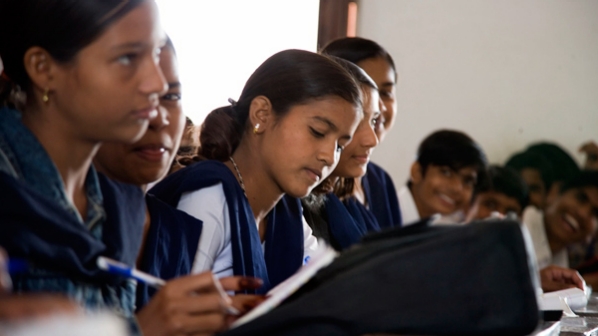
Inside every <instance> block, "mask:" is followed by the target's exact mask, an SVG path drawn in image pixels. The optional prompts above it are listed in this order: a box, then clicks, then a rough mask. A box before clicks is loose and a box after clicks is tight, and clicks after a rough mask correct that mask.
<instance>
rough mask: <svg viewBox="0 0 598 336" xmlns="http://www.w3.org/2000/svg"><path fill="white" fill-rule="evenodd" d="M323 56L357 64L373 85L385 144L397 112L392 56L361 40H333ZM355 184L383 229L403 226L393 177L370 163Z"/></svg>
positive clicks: (379, 132)
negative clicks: (380, 107) (378, 100)
mask: <svg viewBox="0 0 598 336" xmlns="http://www.w3.org/2000/svg"><path fill="white" fill-rule="evenodd" d="M321 52H322V53H324V54H327V55H332V56H336V57H339V58H341V59H344V60H347V61H349V62H352V63H354V64H356V65H357V66H359V67H360V68H362V69H363V70H364V71H365V72H366V73H367V75H368V76H370V77H371V79H372V80H373V81H374V83H375V84H376V86H377V89H378V94H379V96H380V101H381V102H382V105H383V108H382V109H381V117H380V119H379V120H378V121H377V126H376V128H375V132H376V135H377V137H378V142H382V141H383V140H384V137H385V136H386V134H387V133H388V132H389V131H390V130H391V129H392V127H393V125H394V122H395V120H396V119H395V117H396V112H397V103H396V82H397V71H396V68H395V64H394V61H393V59H392V57H391V56H390V54H389V53H388V52H387V51H386V50H385V49H384V48H382V46H380V45H379V44H378V43H376V42H374V41H371V40H368V39H364V38H360V37H347V38H341V39H338V40H334V41H332V42H330V43H329V44H328V45H327V46H326V47H324V48H323V49H322V51H321ZM356 182H357V183H359V184H360V185H359V186H358V187H361V189H362V190H363V193H364V198H365V200H367V203H368V206H369V209H368V210H369V211H370V212H371V213H373V215H374V216H375V218H376V221H377V222H378V225H379V226H380V227H381V228H388V227H393V226H400V225H401V211H400V208H399V201H398V197H397V191H396V189H395V187H394V183H393V181H392V179H391V178H390V175H389V174H388V173H387V172H386V171H385V170H384V169H382V167H380V166H378V165H376V164H375V163H373V162H369V161H368V164H367V171H366V174H365V176H364V177H363V178H361V179H360V180H359V181H356Z"/></svg>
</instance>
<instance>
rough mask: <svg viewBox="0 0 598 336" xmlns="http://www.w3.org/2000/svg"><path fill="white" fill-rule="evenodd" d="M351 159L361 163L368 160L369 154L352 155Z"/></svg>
mask: <svg viewBox="0 0 598 336" xmlns="http://www.w3.org/2000/svg"><path fill="white" fill-rule="evenodd" d="M353 159H355V160H357V162H359V163H361V164H366V163H368V162H369V161H370V155H369V154H364V155H353Z"/></svg>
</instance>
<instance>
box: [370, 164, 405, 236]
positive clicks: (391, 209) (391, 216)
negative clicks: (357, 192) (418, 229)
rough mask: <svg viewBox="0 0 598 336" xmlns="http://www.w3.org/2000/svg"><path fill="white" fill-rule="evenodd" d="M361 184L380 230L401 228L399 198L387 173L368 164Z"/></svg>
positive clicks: (374, 165)
mask: <svg viewBox="0 0 598 336" xmlns="http://www.w3.org/2000/svg"><path fill="white" fill-rule="evenodd" d="M361 184H362V186H363V192H364V193H365V197H366V199H367V200H368V204H369V206H370V211H371V212H372V213H373V214H374V216H376V220H377V221H378V224H379V225H380V228H382V229H384V228H388V227H394V226H401V225H402V223H401V210H400V208H399V198H398V197H397V191H396V189H395V186H394V183H393V182H392V179H391V178H390V176H389V175H388V173H387V172H386V171H384V169H382V168H381V167H380V166H378V165H376V164H375V163H373V162H370V163H369V164H368V169H367V173H366V175H365V176H364V178H362V179H361Z"/></svg>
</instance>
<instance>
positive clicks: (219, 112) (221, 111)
mask: <svg viewBox="0 0 598 336" xmlns="http://www.w3.org/2000/svg"><path fill="white" fill-rule="evenodd" d="M242 125H243V124H241V123H240V122H239V121H238V117H237V116H236V111H235V106H233V105H229V106H223V107H219V108H217V109H215V110H214V111H212V112H210V114H208V116H207V117H206V119H205V120H204V122H203V124H202V125H201V131H200V133H199V143H200V147H199V155H200V156H201V157H202V158H204V159H206V160H218V161H228V158H229V157H230V156H231V155H232V154H233V152H234V151H235V149H237V146H239V142H240V141H241V137H242V136H243V126H242Z"/></svg>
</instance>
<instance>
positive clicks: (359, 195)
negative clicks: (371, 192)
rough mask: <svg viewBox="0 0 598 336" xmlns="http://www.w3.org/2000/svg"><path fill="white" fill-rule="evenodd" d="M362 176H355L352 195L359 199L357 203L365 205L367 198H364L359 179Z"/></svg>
mask: <svg viewBox="0 0 598 336" xmlns="http://www.w3.org/2000/svg"><path fill="white" fill-rule="evenodd" d="M362 178H363V177H356V178H355V184H354V185H353V197H355V198H356V199H357V201H359V203H361V204H363V205H367V201H368V200H367V199H366V198H365V192H364V191H363V186H362V185H361V179H362Z"/></svg>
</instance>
